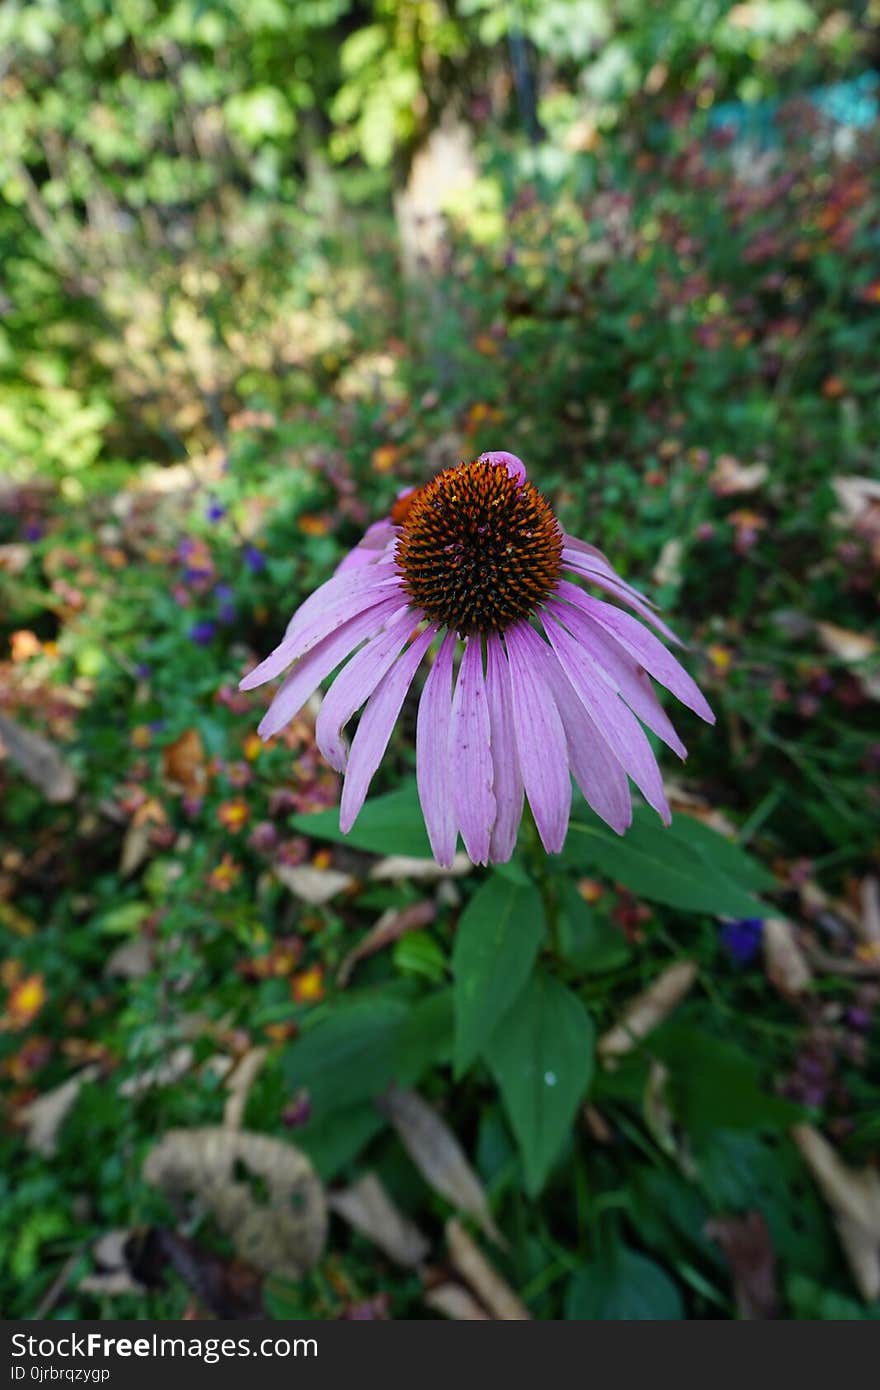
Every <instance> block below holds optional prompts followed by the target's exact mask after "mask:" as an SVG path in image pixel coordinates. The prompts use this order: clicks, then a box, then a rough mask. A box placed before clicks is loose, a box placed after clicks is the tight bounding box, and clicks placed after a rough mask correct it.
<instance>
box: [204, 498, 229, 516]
mask: <svg viewBox="0 0 880 1390" xmlns="http://www.w3.org/2000/svg"><path fill="white" fill-rule="evenodd" d="M225 515H226V508H225V507H224V505H223V503H222V502H218V501H217V499H216V497H212V498H211V501H210V502H209V503H208V505H207V507H206V508H205V518H206V520H208V521H222V519H223V517H224V516H225Z"/></svg>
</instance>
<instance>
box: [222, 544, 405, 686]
mask: <svg viewBox="0 0 880 1390" xmlns="http://www.w3.org/2000/svg"><path fill="white" fill-rule="evenodd" d="M395 588H396V589H398V590H399V592H400V594H401V598H403V597H404V595H403V591H402V589H400V580H399V576H398V575H397V572H396V570H395V568H394V566H393V565H376V566H374V567H373V568H372V569H370V570H368V571H366V572H364V571H363V570H354V571H352V572H350V573H348V574H338V575H335V576H334V577H333V578H332V579H328V580H327V583H326V584H322V585H321V587H320V589H316V590H315V592H314V593H313V594H312V595H311V597H310V598H307V599H306V601H305V603H304V604H302V606H301V607H300V608H298V609H297V611H296V612H295V613H294V615H293V617H292V618H291V620H290V622H289V623H288V625H287V631H286V633H285V634H284V637H283V638H282V640H281V642H280V643H279V644H278V646H277V647H276V648H275V650H274V651H273V652H270V654H269V656H267V657H266V659H265V661H261V662H260V664H259V666H255V667H254V669H253V671H249V672H248V674H247V675H246V676H245V677H244V679H243V680H242V681H241V682H240V683H239V689H241V690H254V689H255V688H256V686H258V685H265V683H266V681H270V680H274V678H275V677H276V676H280V674H281V672H282V671H283V670H284V669H285V668H286V667H287V666H289V665H290V663H291V662H292V661H295V660H296V659H297V657H300V656H305V654H306V652H308V651H310V650H311V648H312V647H314V646H316V645H317V644H318V642H321V641H323V639H324V638H325V637H327V636H328V635H329V634H330V633H331V632H333V631H334V630H335V629H336V628H338V627H339V625H340V624H341V623H345V622H347V621H348V620H349V618H355V617H357V615H358V614H359V613H362V612H363V611H364V610H365V609H367V608H371V607H373V606H374V605H375V604H377V603H380V602H381V601H382V600H383V599H384V598H386V597H387V596H388V595H389V593H390V592H391V591H392V590H393V589H395Z"/></svg>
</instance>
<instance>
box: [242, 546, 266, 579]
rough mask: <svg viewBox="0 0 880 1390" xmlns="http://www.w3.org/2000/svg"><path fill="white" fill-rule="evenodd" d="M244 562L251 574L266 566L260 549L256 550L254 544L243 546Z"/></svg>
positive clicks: (257, 572)
mask: <svg viewBox="0 0 880 1390" xmlns="http://www.w3.org/2000/svg"><path fill="white" fill-rule="evenodd" d="M244 562H245V564H246V565H247V567H248V569H249V570H250V571H251V574H259V573H260V571H261V570H264V569H265V568H266V557H265V555H264V554H263V552H262V550H258V549H257V547H256V546H255V545H246V546H245V548H244Z"/></svg>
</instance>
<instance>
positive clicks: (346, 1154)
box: [293, 1101, 385, 1182]
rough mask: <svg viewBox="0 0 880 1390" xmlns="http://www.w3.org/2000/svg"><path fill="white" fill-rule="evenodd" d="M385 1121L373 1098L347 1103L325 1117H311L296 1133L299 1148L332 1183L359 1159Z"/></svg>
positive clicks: (327, 1180) (323, 1177) (295, 1137)
mask: <svg viewBox="0 0 880 1390" xmlns="http://www.w3.org/2000/svg"><path fill="white" fill-rule="evenodd" d="M384 1124H385V1121H384V1119H383V1117H382V1115H381V1114H380V1113H379V1111H378V1110H377V1109H376V1107H375V1105H373V1104H372V1103H371V1102H369V1101H361V1102H360V1103H359V1104H357V1105H349V1106H346V1108H345V1109H344V1110H336V1111H335V1112H334V1113H333V1114H332V1115H325V1117H324V1118H323V1119H322V1120H311V1121H310V1122H309V1124H307V1125H305V1126H304V1127H303V1128H302V1129H298V1130H296V1131H295V1132H294V1135H293V1138H294V1139H295V1142H296V1144H297V1146H298V1147H299V1148H301V1149H302V1150H303V1152H304V1153H307V1154H308V1156H309V1158H310V1159H311V1160H312V1163H313V1164H314V1165H315V1170H316V1172H317V1173H318V1176H319V1177H320V1178H322V1179H323V1180H324V1182H331V1181H332V1180H333V1178H335V1177H336V1175H337V1173H338V1172H339V1171H340V1169H342V1168H344V1167H345V1166H346V1164H347V1163H350V1162H351V1161H352V1159H354V1158H357V1156H358V1154H359V1153H360V1152H361V1149H363V1148H365V1147H366V1146H367V1144H368V1143H369V1142H370V1140H371V1139H372V1138H373V1137H374V1135H376V1134H378V1133H379V1130H380V1129H382V1128H383V1126H384Z"/></svg>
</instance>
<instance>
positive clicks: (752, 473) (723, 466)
mask: <svg viewBox="0 0 880 1390" xmlns="http://www.w3.org/2000/svg"><path fill="white" fill-rule="evenodd" d="M769 476H770V470H769V468H768V467H767V465H766V463H747V464H744V463H740V461H739V459H737V458H734V457H733V455H732V454H721V456H720V457H719V459H718V461H717V463H716V464H715V467H714V468H713V469H712V472H711V473H710V474H709V486H710V487H711V489H712V491H713V492H714V493H715V495H716V496H717V497H737V496H739V495H740V494H742V493H747V492H757V490H758V488H759V487H761V486H762V484H763V483H766V481H767V479H768V477H769Z"/></svg>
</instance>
